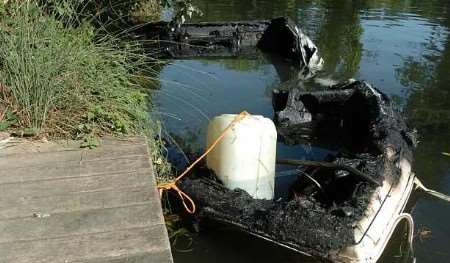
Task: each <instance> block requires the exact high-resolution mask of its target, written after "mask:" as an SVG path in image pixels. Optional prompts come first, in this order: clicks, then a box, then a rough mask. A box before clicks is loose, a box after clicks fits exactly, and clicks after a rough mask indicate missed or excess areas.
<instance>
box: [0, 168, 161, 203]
mask: <svg viewBox="0 0 450 263" xmlns="http://www.w3.org/2000/svg"><path fill="white" fill-rule="evenodd" d="M151 182H152V175H151V174H149V173H148V171H146V170H140V171H132V172H128V173H115V174H113V173H110V174H103V175H94V176H83V177H69V178H58V179H50V180H40V181H29V182H23V183H20V182H18V183H8V184H0V193H2V197H1V199H0V204H1V203H6V202H9V200H11V199H13V200H14V199H17V198H23V197H25V198H26V197H34V196H50V195H61V194H65V193H77V192H92V191H102V190H111V189H115V188H117V187H121V186H123V185H126V186H127V187H140V186H144V185H148V186H149V187H151V186H150V185H149V183H151ZM149 190H150V189H149Z"/></svg>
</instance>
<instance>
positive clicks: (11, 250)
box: [0, 137, 172, 263]
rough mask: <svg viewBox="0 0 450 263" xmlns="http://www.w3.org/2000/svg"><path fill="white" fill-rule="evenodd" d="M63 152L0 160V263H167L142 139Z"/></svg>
mask: <svg viewBox="0 0 450 263" xmlns="http://www.w3.org/2000/svg"><path fill="white" fill-rule="evenodd" d="M68 145H69V146H66V147H62V146H60V145H55V144H51V145H46V144H38V145H33V146H32V147H30V148H27V147H26V145H21V146H20V147H21V148H15V149H14V150H10V149H9V150H7V151H6V152H5V151H2V152H0V167H1V168H2V169H1V170H0V262H19V263H21V262H23V263H29V262H84V263H89V262H92V263H93V262H104V263H111V262H115V263H121V262H128V263H130V262H135V263H144V262H169V263H170V262H172V257H171V252H170V244H169V240H168V236H167V230H166V229H165V225H164V218H163V214H162V209H161V203H160V200H159V193H158V191H157V189H156V182H155V176H154V173H153V169H152V163H151V161H150V159H149V154H148V148H147V144H146V142H145V138H143V137H134V138H131V139H129V140H128V139H125V140H123V141H115V140H113V139H108V140H106V141H105V143H104V144H103V145H102V146H101V147H99V148H97V149H94V150H84V149H83V150H80V149H78V148H75V147H72V146H73V144H70V143H69V144H68ZM70 145H72V146H70Z"/></svg>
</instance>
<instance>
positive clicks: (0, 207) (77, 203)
mask: <svg viewBox="0 0 450 263" xmlns="http://www.w3.org/2000/svg"><path fill="white" fill-rule="evenodd" d="M149 187H150V186H148V184H144V185H143V186H141V187H131V188H130V187H127V186H123V187H120V186H118V187H117V188H115V189H112V190H104V191H94V192H75V193H63V194H60V195H50V196H39V197H36V196H34V197H30V196H24V197H20V198H7V199H5V198H2V199H0V220H3V219H12V218H17V217H29V216H32V215H33V214H50V215H51V214H54V213H67V212H73V211H81V210H88V209H89V210H90V209H100V208H112V207H120V206H126V205H133V204H139V203H144V202H147V203H148V209H150V210H155V211H156V210H158V211H159V209H160V200H159V196H158V194H157V193H156V192H155V191H152V189H149ZM159 221H160V222H162V221H163V218H162V215H160V218H159Z"/></svg>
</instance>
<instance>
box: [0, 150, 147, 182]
mask: <svg viewBox="0 0 450 263" xmlns="http://www.w3.org/2000/svg"><path fill="white" fill-rule="evenodd" d="M142 168H147V169H151V164H150V160H149V159H148V156H138V157H124V158H119V159H113V160H96V161H85V162H82V163H80V162H79V161H71V162H65V163H57V164H52V165H48V166H46V167H39V168H35V167H34V168H29V167H21V168H13V169H5V168H3V167H2V169H1V171H0V184H4V183H14V182H26V181H36V180H48V179H56V178H70V177H76V176H79V177H82V176H91V175H99V174H107V173H112V172H129V171H136V170H139V169H142ZM150 171H151V170H150Z"/></svg>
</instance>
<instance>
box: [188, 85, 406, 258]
mask: <svg viewBox="0 0 450 263" xmlns="http://www.w3.org/2000/svg"><path fill="white" fill-rule="evenodd" d="M280 96H281V97H280ZM274 108H275V112H276V114H275V120H276V121H277V123H278V132H279V134H280V135H281V136H282V137H285V140H287V141H289V142H291V143H299V142H300V141H301V140H303V137H302V134H299V132H298V131H299V130H302V129H301V127H304V126H305V124H308V127H309V128H310V129H311V130H312V134H316V135H317V136H319V137H320V136H323V134H324V133H323V130H322V129H323V128H324V125H325V126H327V125H335V127H334V126H333V127H334V128H331V129H336V130H342V133H341V135H343V136H344V138H340V139H342V141H346V140H350V142H349V143H346V145H347V147H348V149H349V150H351V151H352V155H351V156H348V155H346V156H342V155H340V156H335V157H334V158H333V159H332V160H331V162H332V163H335V164H345V165H349V166H353V167H355V168H357V169H359V170H361V171H362V172H364V173H366V174H367V175H368V176H370V177H372V179H373V181H375V182H378V183H379V184H380V186H376V185H374V184H373V183H369V182H367V181H364V180H362V179H361V178H357V177H355V176H353V175H350V174H345V173H342V171H332V170H325V171H323V172H319V173H317V172H314V171H313V172H312V173H310V175H312V176H313V177H314V178H315V179H316V180H317V182H319V183H320V184H321V186H322V187H323V189H324V192H326V195H327V196H325V193H323V194H322V193H320V191H311V185H310V184H306V183H305V182H304V181H305V180H306V181H307V179H305V178H304V177H303V178H302V177H299V182H298V185H296V186H295V187H294V190H295V191H294V192H296V193H297V194H298V195H297V194H296V195H294V196H293V197H292V198H290V199H289V200H282V201H268V200H256V199H253V198H251V197H250V196H249V195H248V194H247V193H245V192H244V191H241V190H233V191H232V190H228V189H226V188H225V187H224V186H223V185H222V184H221V183H220V182H219V181H218V180H217V179H216V178H215V177H214V176H213V175H209V176H202V177H199V178H186V179H185V180H184V181H182V182H181V185H180V186H181V187H182V188H183V190H184V191H186V193H188V194H189V195H190V196H191V197H193V198H194V200H195V201H196V202H197V204H198V205H199V206H200V212H199V214H198V217H199V218H200V219H201V218H209V219H212V220H217V221H220V222H224V223H227V224H230V225H234V226H237V227H238V228H240V229H241V230H243V231H245V232H248V233H251V234H253V235H257V236H259V237H262V238H264V239H267V240H270V241H272V242H275V243H277V244H279V245H282V246H285V247H289V248H291V249H294V250H296V251H298V252H301V253H303V254H306V255H311V256H315V257H320V258H323V259H327V260H330V261H334V262H376V260H377V259H378V258H379V257H380V255H381V253H382V251H383V249H384V247H385V245H386V243H387V242H388V240H389V238H390V235H391V234H392V232H393V231H394V228H395V225H396V224H397V223H398V219H401V218H402V217H401V216H400V215H401V214H402V212H403V209H404V206H405V205H406V202H407V200H408V198H409V194H410V193H411V190H412V186H413V181H414V180H413V179H414V175H413V174H412V173H411V163H412V150H413V148H414V146H415V145H414V142H415V138H414V136H413V133H412V132H411V131H410V130H409V129H408V128H407V126H406V124H405V122H404V121H403V119H402V118H401V115H400V114H399V113H398V112H396V111H395V110H394V109H393V107H392V105H391V103H390V102H389V99H388V98H387V97H386V96H384V95H383V94H382V93H381V92H379V91H378V90H376V89H375V88H373V87H372V86H371V85H370V84H367V83H365V82H358V81H351V82H347V83H343V84H340V85H337V86H334V87H332V88H331V89H330V90H329V91H325V92H300V91H297V92H292V91H290V92H289V93H288V94H284V93H282V92H275V94H274ZM328 130H330V128H328ZM292 131H295V132H292ZM300 133H301V132H300ZM336 139H338V138H336ZM304 172H307V173H308V172H310V170H307V169H306V170H304ZM206 174H208V173H207V172H206ZM330 178H331V180H330ZM311 193H313V194H311Z"/></svg>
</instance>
